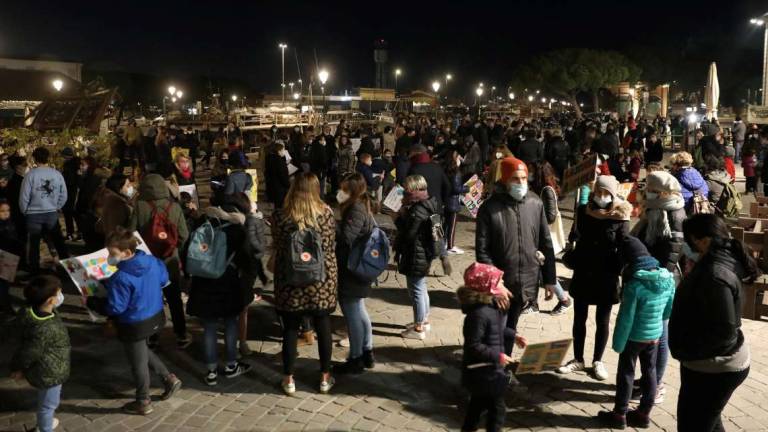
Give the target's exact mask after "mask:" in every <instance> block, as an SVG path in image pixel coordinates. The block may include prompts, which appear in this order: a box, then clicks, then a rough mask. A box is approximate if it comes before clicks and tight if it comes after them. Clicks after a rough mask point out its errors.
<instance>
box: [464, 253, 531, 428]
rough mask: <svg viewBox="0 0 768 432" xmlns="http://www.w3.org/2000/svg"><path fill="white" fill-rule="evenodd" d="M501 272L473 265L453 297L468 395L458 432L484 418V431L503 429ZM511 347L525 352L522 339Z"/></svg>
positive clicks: (506, 360) (504, 297)
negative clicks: (461, 316) (456, 303)
mask: <svg viewBox="0 0 768 432" xmlns="http://www.w3.org/2000/svg"><path fill="white" fill-rule="evenodd" d="M503 276H504V272H502V271H501V270H499V269H497V268H496V267H494V266H492V265H488V264H481V263H474V264H472V265H470V266H469V267H468V268H467V270H465V271H464V286H463V287H461V288H459V290H458V291H457V295H458V297H459V303H460V304H461V311H462V312H464V314H466V317H465V318H464V328H463V333H464V359H463V362H462V364H463V367H462V384H463V385H464V387H466V388H467V390H469V392H470V395H471V396H470V400H469V406H468V407H467V415H466V417H465V419H464V425H463V426H462V428H461V430H462V431H475V430H477V428H478V425H479V424H480V415H481V414H482V413H483V411H488V412H487V414H486V430H488V431H500V430H502V429H503V427H504V416H505V413H506V409H507V408H506V406H505V405H504V393H505V390H506V388H507V383H508V378H507V375H506V374H505V372H504V368H505V366H507V365H508V364H510V363H511V362H512V358H511V357H509V356H508V355H506V354H504V337H505V334H504V333H505V332H506V329H507V325H506V323H507V312H506V311H505V310H504V309H505V308H506V307H509V295H510V294H509V291H507V289H506V288H504V279H503ZM515 343H516V344H517V345H518V346H519V347H520V348H525V346H526V344H527V342H526V340H525V338H523V337H522V336H515Z"/></svg>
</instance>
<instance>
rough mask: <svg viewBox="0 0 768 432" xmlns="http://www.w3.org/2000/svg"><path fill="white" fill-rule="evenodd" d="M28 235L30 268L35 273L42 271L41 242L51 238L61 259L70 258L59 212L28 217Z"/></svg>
mask: <svg viewBox="0 0 768 432" xmlns="http://www.w3.org/2000/svg"><path fill="white" fill-rule="evenodd" d="M27 233H28V234H29V266H30V269H31V270H32V271H33V272H34V271H39V270H40V240H41V239H42V238H43V237H49V238H50V239H51V241H52V242H53V245H54V247H55V248H56V253H57V254H58V255H59V259H64V258H69V253H67V245H65V244H64V237H62V235H61V228H60V227H59V214H58V213H57V212H50V213H38V214H30V215H27Z"/></svg>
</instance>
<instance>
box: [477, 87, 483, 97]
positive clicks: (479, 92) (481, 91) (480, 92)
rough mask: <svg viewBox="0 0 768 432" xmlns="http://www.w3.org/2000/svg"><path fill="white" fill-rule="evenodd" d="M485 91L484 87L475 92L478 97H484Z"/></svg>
mask: <svg viewBox="0 0 768 432" xmlns="http://www.w3.org/2000/svg"><path fill="white" fill-rule="evenodd" d="M483 91H484V90H483V88H482V87H478V88H477V90H475V93H476V94H477V96H478V97H480V96H482V95H483Z"/></svg>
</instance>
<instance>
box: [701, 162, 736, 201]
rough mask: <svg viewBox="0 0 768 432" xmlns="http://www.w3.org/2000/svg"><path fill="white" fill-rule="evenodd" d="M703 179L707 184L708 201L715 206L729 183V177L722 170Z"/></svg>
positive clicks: (713, 172)
mask: <svg viewBox="0 0 768 432" xmlns="http://www.w3.org/2000/svg"><path fill="white" fill-rule="evenodd" d="M704 179H705V181H706V182H707V188H709V196H708V198H709V201H710V202H711V203H712V204H715V205H717V202H718V201H720V196H721V195H722V194H723V190H724V189H725V186H726V185H728V184H730V183H731V176H729V175H728V173H727V172H725V171H723V170H718V171H712V172H710V173H708V174H707V175H706V177H704Z"/></svg>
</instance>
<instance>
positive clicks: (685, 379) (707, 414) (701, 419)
mask: <svg viewBox="0 0 768 432" xmlns="http://www.w3.org/2000/svg"><path fill="white" fill-rule="evenodd" d="M748 375H749V368H747V369H745V370H743V371H741V372H725V373H703V372H696V371H694V370H691V369H688V368H687V367H685V366H683V365H681V366H680V396H679V397H678V398H677V430H678V431H679V432H715V431H717V432H720V431H725V429H724V428H723V421H722V419H721V418H720V414H721V413H722V412H723V408H725V405H726V404H728V400H729V399H730V398H731V395H732V394H733V392H734V391H735V390H736V388H738V387H739V386H740V385H741V383H743V382H744V380H746V379H747V376H748Z"/></svg>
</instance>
